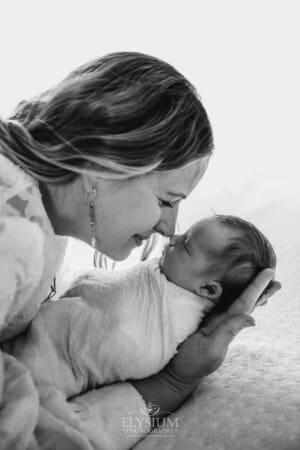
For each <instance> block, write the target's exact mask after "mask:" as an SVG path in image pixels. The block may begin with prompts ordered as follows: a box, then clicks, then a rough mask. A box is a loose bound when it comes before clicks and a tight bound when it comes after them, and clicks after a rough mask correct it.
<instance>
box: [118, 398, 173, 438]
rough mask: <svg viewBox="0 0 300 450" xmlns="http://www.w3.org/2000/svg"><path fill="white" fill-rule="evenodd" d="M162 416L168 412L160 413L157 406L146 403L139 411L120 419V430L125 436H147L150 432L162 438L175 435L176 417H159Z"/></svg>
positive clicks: (168, 412)
mask: <svg viewBox="0 0 300 450" xmlns="http://www.w3.org/2000/svg"><path fill="white" fill-rule="evenodd" d="M159 413H161V414H159ZM162 414H164V415H168V414H170V411H161V409H160V406H159V405H156V404H155V403H152V402H148V403H146V404H145V406H143V407H142V408H140V410H139V411H131V412H129V413H128V416H126V417H122V429H123V431H124V433H125V434H126V435H127V436H132V435H137V434H147V433H149V431H150V430H151V433H152V434H159V435H162V436H170V435H174V434H175V433H177V432H178V417H175V418H174V417H173V416H172V417H171V416H168V417H161V415H162Z"/></svg>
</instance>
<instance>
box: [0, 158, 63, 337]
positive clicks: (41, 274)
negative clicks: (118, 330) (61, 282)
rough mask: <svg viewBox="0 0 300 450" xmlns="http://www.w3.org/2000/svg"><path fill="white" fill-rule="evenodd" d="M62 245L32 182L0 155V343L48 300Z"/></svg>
mask: <svg viewBox="0 0 300 450" xmlns="http://www.w3.org/2000/svg"><path fill="white" fill-rule="evenodd" d="M65 247H66V238H63V237H59V236H56V235H55V234H54V230H53V228H52V226H51V223H50V221H49V219H48V216H47V214H46V211H45V208H44V206H43V203H42V199H41V193H40V190H39V186H38V183H37V181H35V180H34V179H33V178H32V177H31V176H29V175H27V174H26V173H25V172H24V171H23V170H22V169H21V168H19V167H18V166H16V165H15V164H13V163H12V162H11V161H10V160H9V159H8V158H7V157H5V156H4V155H2V154H0V340H6V339H7V338H10V337H12V336H14V335H16V334H18V333H19V332H20V331H22V330H23V329H24V328H25V327H26V326H27V325H28V323H29V322H30V321H31V319H32V318H33V316H34V315H35V313H36V312H37V310H38V309H39V307H40V305H41V303H42V302H43V301H44V300H45V299H46V298H47V297H48V295H49V292H50V287H51V283H52V280H53V278H54V276H55V274H56V272H57V271H58V268H59V266H60V264H61V263H62V260H63V256H64V252H65Z"/></svg>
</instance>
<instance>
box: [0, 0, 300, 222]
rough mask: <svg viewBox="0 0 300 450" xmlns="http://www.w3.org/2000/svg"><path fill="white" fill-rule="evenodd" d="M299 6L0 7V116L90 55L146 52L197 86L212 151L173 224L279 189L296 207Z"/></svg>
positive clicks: (240, 208) (241, 208) (237, 207)
mask: <svg viewBox="0 0 300 450" xmlns="http://www.w3.org/2000/svg"><path fill="white" fill-rule="evenodd" d="M298 7H299V2H298V1H290V0H286V1H276V0H275V1H268V0H265V1H264V0H260V1H257V0H252V1H243V0H236V1H231V0H229V1H226V2H224V1H216V0H209V1H208V0H207V1H185V2H180V1H174V0H173V1H170V0H169V1H157V0H154V1H152V2H146V1H130V0H128V1H126V2H121V1H109V2H104V1H102V2H101V1H90V0H85V1H84V2H79V1H62V0H60V1H51V2H50V1H48V2H47V1H32V0H27V1H26V2H22V1H10V2H9V3H8V2H5V5H4V2H3V3H2V7H1V12H0V16H1V19H0V21H1V23H0V38H1V41H0V42H1V70H0V81H1V82H0V114H1V115H2V116H3V117H5V116H7V115H9V113H10V112H12V111H13V109H14V107H15V106H16V104H17V103H18V101H20V100H22V99H25V98H30V97H31V96H34V95H35V94H37V93H39V92H41V91H43V90H45V89H47V88H49V87H50V86H51V85H53V84H55V83H57V82H59V81H60V80H61V79H62V78H63V77H65V76H66V75H67V74H68V72H69V71H70V70H72V69H74V68H75V67H76V66H78V65H80V64H82V63H85V62H86V61H87V60H88V59H90V58H94V57H96V56H101V55H104V54H106V53H110V52H113V51H120V50H131V51H140V52H144V53H149V54H152V55H155V56H157V57H160V58H162V59H165V60H166V61H168V62H169V63H171V64H173V65H174V66H175V67H176V68H177V69H178V70H179V71H181V72H182V73H183V74H184V75H185V76H186V77H187V78H188V79H190V81H191V82H192V83H193V84H194V85H195V86H196V88H197V90H198V92H199V94H200V96H201V98H202V100H203V103H204V105H205V107H206V109H207V111H208V114H209V117H210V120H211V123H212V126H213V130H214V136H215V144H216V148H215V154H214V156H213V158H212V160H211V163H210V167H209V170H208V172H207V174H206V175H205V177H204V179H203V180H202V181H201V183H200V184H199V186H198V187H197V189H196V190H195V191H194V193H193V194H192V195H191V196H190V198H189V199H188V200H187V201H186V202H184V203H183V205H182V208H181V212H180V216H179V224H180V226H181V228H182V229H184V228H186V227H187V226H188V225H189V224H190V223H192V222H193V221H194V220H195V219H197V218H198V217H200V216H202V215H206V214H207V213H209V212H212V211H217V212H224V213H225V212H226V213H239V214H243V213H245V214H246V215H247V214H248V215H249V210H248V205H249V204H251V205H253V204H255V205H257V206H258V207H259V206H260V207H262V206H263V204H264V201H268V203H270V201H271V202H272V201H274V202H275V203H276V200H277V199H278V198H280V196H282V195H286V193H287V192H290V193H291V197H290V201H291V202H293V203H295V202H297V201H298V196H299V195H300V187H299V186H300V185H299V176H298V171H299V162H300V161H299V160H300V158H299V148H300V145H299V144H300V139H299V123H298V122H299V113H300V106H299V105H300V89H299V80H300V68H299V67H300V64H299V54H300V52H299V50H300V49H299V42H300V31H299V13H298V9H299V8H298ZM241 192H243V195H242V196H241ZM241 198H242V201H241ZM266 199H267V200H266ZM223 204H224V205H226V209H225V210H223V209H222V205H223ZM229 209H230V210H229ZM250 218H251V214H250ZM291 220H292V218H291Z"/></svg>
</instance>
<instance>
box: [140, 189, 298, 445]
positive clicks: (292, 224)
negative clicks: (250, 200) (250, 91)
mask: <svg viewBox="0 0 300 450" xmlns="http://www.w3.org/2000/svg"><path fill="white" fill-rule="evenodd" d="M267 187H268V186H267ZM269 188H270V189H272V186H269ZM287 194H288V195H280V193H279V194H278V196H279V197H280V198H279V199H278V200H277V201H274V202H270V201H269V199H266V201H265V202H263V200H262V201H261V205H260V207H259V208H255V209H254V208H252V209H249V211H248V214H246V215H245V214H241V215H243V217H246V218H247V217H248V219H249V220H251V221H253V222H254V223H255V224H257V225H258V226H259V227H260V228H261V229H262V231H264V232H265V233H266V235H267V236H268V237H269V238H270V240H271V242H272V243H273V245H274V247H275V250H276V253H277V257H278V270H277V278H278V279H279V280H280V281H281V283H282V290H281V291H280V292H279V293H278V294H276V295H275V296H274V297H273V298H272V300H271V301H269V303H268V304H267V305H266V306H264V307H261V308H258V309H257V310H256V311H255V312H254V314H253V315H254V317H255V320H256V327H253V328H248V329H245V330H243V331H242V332H241V333H240V334H239V336H238V337H237V338H236V339H235V342H233V343H232V345H231V347H230V349H229V352H228V354H227V357H226V360H225V362H224V363H223V365H222V366H221V367H220V369H219V370H218V371H217V372H215V373H214V374H212V375H211V376H209V377H207V379H204V380H203V381H202V382H201V383H200V384H199V386H198V388H197V389H196V391H195V392H194V394H193V395H192V397H190V399H188V400H187V402H186V403H185V404H184V405H183V406H182V407H181V408H179V409H178V410H177V411H176V412H175V413H174V414H173V415H172V416H171V417H172V418H173V419H175V418H177V419H178V421H177V427H176V428H177V429H176V430H175V426H174V423H175V422H173V426H172V424H171V425H170V426H169V428H173V430H169V431H170V432H169V433H165V434H163V433H162V431H160V433H156V434H155V433H152V434H151V435H149V436H147V437H146V438H145V439H144V440H143V441H141V442H140V443H139V444H138V445H137V446H136V447H135V450H150V449H164V450H167V449H178V450H179V449H182V448H185V449H188V450H196V449H201V450H202V449H203V450H241V449H243V450H248V449H249V450H250V449H255V450H262V449H268V450H269V449H270V450H271V449H272V450H273V449H276V450H296V449H300V306H299V305H300V274H299V272H300V235H299V229H300V226H299V225H300V211H299V207H298V206H297V205H298V204H299V200H298V198H297V195H295V192H294V191H293V195H290V194H291V192H287ZM298 195H299V193H298ZM274 196H275V195H274ZM241 197H242V194H237V195H236V197H234V198H232V201H231V203H232V204H233V203H234V200H236V202H237V203H238V199H239V198H241ZM262 198H263V196H262ZM227 204H229V201H227ZM240 205H244V204H243V203H240ZM221 211H222V212H223V211H224V213H226V212H227V213H228V212H231V213H232V212H236V213H239V209H238V208H237V209H236V211H232V209H231V210H228V209H225V208H223V209H222V208H221V207H219V208H217V212H221Z"/></svg>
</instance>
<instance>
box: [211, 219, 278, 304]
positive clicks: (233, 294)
mask: <svg viewBox="0 0 300 450" xmlns="http://www.w3.org/2000/svg"><path fill="white" fill-rule="evenodd" d="M215 218H216V220H217V221H218V222H219V223H220V224H222V225H224V226H226V227H228V228H229V229H230V230H232V231H236V232H237V234H236V235H235V236H232V237H230V238H229V240H228V243H227V244H226V245H225V247H224V248H223V250H222V251H221V254H219V255H218V257H217V261H216V263H214V264H213V265H212V267H211V269H214V270H221V273H222V275H221V279H220V280H219V281H220V283H221V285H222V289H223V291H222V297H221V302H220V303H219V305H218V309H221V310H223V311H224V310H226V309H227V308H228V307H229V306H230V305H231V304H232V303H233V302H234V301H235V300H236V299H237V298H238V297H239V296H240V294H241V293H242V292H243V290H244V289H245V288H246V287H247V285H248V284H249V283H250V282H251V281H252V280H253V279H254V278H255V276H256V275H257V274H258V273H259V272H260V271H261V270H263V269H266V268H272V269H275V267H276V255H275V251H274V249H273V247H272V245H271V244H270V242H269V240H268V239H267V238H266V237H265V236H264V235H263V233H261V232H260V231H259V230H258V229H257V228H256V227H255V226H254V225H253V224H252V223H250V222H248V221H246V220H244V219H241V218H240V217H236V216H228V215H220V214H216V215H215ZM271 284H272V281H271V282H270V283H269V285H268V286H267V287H266V289H267V288H268V287H270V286H271Z"/></svg>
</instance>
